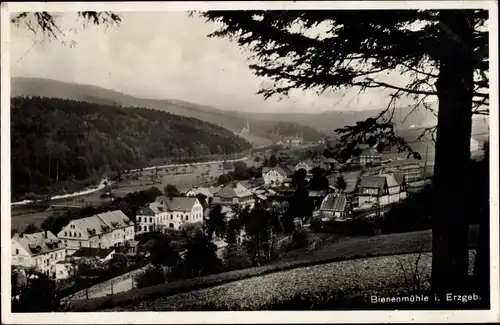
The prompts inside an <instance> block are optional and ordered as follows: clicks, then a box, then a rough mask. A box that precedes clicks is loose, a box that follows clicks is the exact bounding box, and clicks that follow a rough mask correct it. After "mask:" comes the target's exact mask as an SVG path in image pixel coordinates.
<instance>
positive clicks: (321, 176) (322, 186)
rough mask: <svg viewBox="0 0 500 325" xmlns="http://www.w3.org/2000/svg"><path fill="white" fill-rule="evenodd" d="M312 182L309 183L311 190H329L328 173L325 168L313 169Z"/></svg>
mask: <svg viewBox="0 0 500 325" xmlns="http://www.w3.org/2000/svg"><path fill="white" fill-rule="evenodd" d="M311 174H312V177H311V180H310V181H309V188H310V189H311V190H327V189H328V186H329V185H330V184H329V183H328V179H327V178H326V171H325V170H324V169H323V168H319V167H314V168H313V169H311Z"/></svg>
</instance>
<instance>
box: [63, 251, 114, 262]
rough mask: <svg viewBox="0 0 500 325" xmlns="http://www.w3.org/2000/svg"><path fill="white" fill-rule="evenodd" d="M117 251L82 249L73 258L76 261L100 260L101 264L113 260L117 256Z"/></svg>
mask: <svg viewBox="0 0 500 325" xmlns="http://www.w3.org/2000/svg"><path fill="white" fill-rule="evenodd" d="M115 252H116V250H115V249H114V248H94V247H92V248H90V247H82V248H80V249H79V250H77V251H76V252H75V253H73V255H71V257H72V258H74V259H75V260H80V259H83V260H98V261H100V262H107V261H109V260H111V259H112V258H113V256H114V254H115Z"/></svg>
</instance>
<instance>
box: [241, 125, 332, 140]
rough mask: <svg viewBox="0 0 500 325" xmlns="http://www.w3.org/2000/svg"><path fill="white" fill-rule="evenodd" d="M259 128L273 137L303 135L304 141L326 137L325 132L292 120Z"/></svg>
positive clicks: (267, 135)
mask: <svg viewBox="0 0 500 325" xmlns="http://www.w3.org/2000/svg"><path fill="white" fill-rule="evenodd" d="M250 127H251V126H250ZM259 129H261V130H260V131H261V132H262V133H265V136H266V137H272V136H276V135H278V136H280V137H283V136H285V137H294V136H299V137H300V136H302V137H303V138H304V141H319V140H323V139H324V138H325V137H326V135H325V134H324V133H322V132H319V131H318V130H316V129H313V128H311V127H309V126H305V125H302V124H298V123H292V122H278V123H274V124H273V125H272V126H266V125H264V126H261V127H260V128H259Z"/></svg>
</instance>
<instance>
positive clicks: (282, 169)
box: [262, 165, 293, 187]
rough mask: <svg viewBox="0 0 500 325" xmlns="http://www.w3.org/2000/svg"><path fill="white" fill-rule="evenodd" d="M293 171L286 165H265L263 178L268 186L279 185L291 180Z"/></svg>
mask: <svg viewBox="0 0 500 325" xmlns="http://www.w3.org/2000/svg"><path fill="white" fill-rule="evenodd" d="M292 175H293V171H292V170H290V168H288V167H286V166H284V165H277V166H275V167H263V168H262V178H264V184H265V186H267V187H279V186H282V185H284V184H285V183H286V182H288V183H289V182H290V181H291V177H292Z"/></svg>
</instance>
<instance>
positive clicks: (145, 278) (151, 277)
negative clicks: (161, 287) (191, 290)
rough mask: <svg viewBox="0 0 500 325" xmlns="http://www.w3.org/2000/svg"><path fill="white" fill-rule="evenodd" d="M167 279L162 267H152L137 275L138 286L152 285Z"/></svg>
mask: <svg viewBox="0 0 500 325" xmlns="http://www.w3.org/2000/svg"><path fill="white" fill-rule="evenodd" d="M166 281H167V277H166V276H165V270H164V269H163V268H162V267H151V268H148V269H147V270H146V271H144V272H142V273H139V274H138V275H136V276H135V282H136V286H137V288H145V287H150V286H154V285H157V284H161V283H165V282H166Z"/></svg>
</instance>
